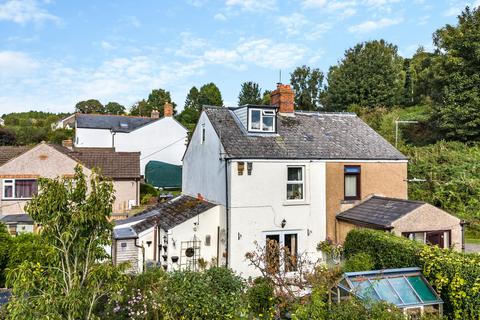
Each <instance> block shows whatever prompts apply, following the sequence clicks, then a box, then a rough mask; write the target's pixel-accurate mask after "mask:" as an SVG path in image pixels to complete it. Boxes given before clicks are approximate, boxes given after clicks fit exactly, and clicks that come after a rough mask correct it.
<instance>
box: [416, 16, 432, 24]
mask: <svg viewBox="0 0 480 320" xmlns="http://www.w3.org/2000/svg"><path fill="white" fill-rule="evenodd" d="M429 19H430V16H428V15H427V16H422V17H420V18H418V22H417V24H418V25H420V26H423V25H425V24H427V22H428V20H429Z"/></svg>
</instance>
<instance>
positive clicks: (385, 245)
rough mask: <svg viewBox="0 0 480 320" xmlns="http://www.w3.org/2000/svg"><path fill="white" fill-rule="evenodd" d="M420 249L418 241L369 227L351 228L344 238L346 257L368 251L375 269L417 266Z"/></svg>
mask: <svg viewBox="0 0 480 320" xmlns="http://www.w3.org/2000/svg"><path fill="white" fill-rule="evenodd" d="M420 249H421V244H419V243H418V242H415V241H410V240H408V239H405V238H401V237H397V236H395V235H393V234H391V233H387V232H381V231H375V230H370V229H356V230H352V231H350V232H349V233H348V235H347V238H346V240H345V256H346V258H347V259H348V258H350V257H352V256H353V255H355V254H357V253H368V255H370V256H371V257H372V258H373V262H374V268H375V269H377V270H378V269H387V268H405V267H415V266H419V265H420V263H419V260H418V254H417V252H418V251H419V250H420Z"/></svg>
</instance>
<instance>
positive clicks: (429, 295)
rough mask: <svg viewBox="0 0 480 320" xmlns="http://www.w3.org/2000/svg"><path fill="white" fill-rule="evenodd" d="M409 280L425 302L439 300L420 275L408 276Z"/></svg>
mask: <svg viewBox="0 0 480 320" xmlns="http://www.w3.org/2000/svg"><path fill="white" fill-rule="evenodd" d="M408 282H410V284H411V285H412V287H413V288H414V289H415V291H416V292H417V294H418V295H419V296H420V298H421V299H422V300H423V302H434V301H437V300H438V298H437V297H436V296H435V294H433V292H432V290H430V288H429V287H428V286H427V284H426V283H425V281H423V279H422V278H421V277H420V276H414V277H408Z"/></svg>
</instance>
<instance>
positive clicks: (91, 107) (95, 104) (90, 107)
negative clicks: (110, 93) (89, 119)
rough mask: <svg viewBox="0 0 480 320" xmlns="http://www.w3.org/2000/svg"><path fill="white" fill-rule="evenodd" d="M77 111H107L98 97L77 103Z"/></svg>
mask: <svg viewBox="0 0 480 320" xmlns="http://www.w3.org/2000/svg"><path fill="white" fill-rule="evenodd" d="M75 112H79V113H105V107H104V106H103V104H102V103H101V102H100V101H98V100H97V99H89V100H84V101H80V102H78V103H77V104H76V105H75Z"/></svg>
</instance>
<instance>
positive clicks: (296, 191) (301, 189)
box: [287, 166, 305, 200]
mask: <svg viewBox="0 0 480 320" xmlns="http://www.w3.org/2000/svg"><path fill="white" fill-rule="evenodd" d="M304 169H305V167H303V166H300V167H288V168H287V200H304V198H305V195H304V193H305V180H304V179H305V178H304V177H305V174H304Z"/></svg>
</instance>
